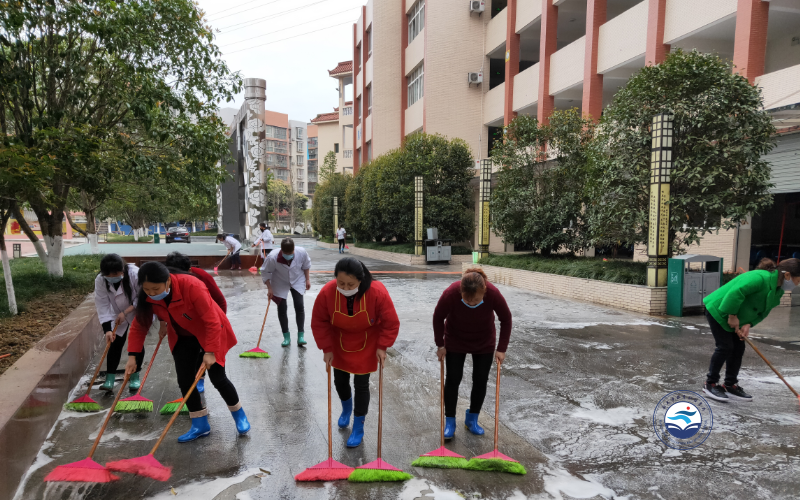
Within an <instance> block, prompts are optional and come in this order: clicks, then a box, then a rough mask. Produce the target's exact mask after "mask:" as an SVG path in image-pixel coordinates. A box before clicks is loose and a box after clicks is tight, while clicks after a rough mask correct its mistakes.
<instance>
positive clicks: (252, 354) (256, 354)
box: [239, 300, 272, 358]
mask: <svg viewBox="0 0 800 500" xmlns="http://www.w3.org/2000/svg"><path fill="white" fill-rule="evenodd" d="M271 303H272V301H271V300H268V301H267V312H265V313H264V321H262V322H261V333H259V334H258V343H257V344H256V347H255V348H254V349H250V350H249V351H245V352H243V353H241V354H239V357H240V358H268V357H269V353H267V351H265V350H264V349H261V348H260V347H258V346H260V345H261V336H262V335H264V325H266V324H267V314H269V305H270V304H271Z"/></svg>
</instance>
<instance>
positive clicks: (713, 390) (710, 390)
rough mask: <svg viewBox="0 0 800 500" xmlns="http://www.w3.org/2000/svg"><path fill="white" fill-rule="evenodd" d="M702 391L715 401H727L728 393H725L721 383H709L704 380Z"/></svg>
mask: <svg viewBox="0 0 800 500" xmlns="http://www.w3.org/2000/svg"><path fill="white" fill-rule="evenodd" d="M703 392H705V393H706V394H707V395H708V397H710V398H711V399H714V400H716V401H721V402H723V403H727V402H728V401H729V399H728V394H726V393H725V389H723V388H722V386H721V385H717V384H709V383H708V382H706V383H705V384H703Z"/></svg>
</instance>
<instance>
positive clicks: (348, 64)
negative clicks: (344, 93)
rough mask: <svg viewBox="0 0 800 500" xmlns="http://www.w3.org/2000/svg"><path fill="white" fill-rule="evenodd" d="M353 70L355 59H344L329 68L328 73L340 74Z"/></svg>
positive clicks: (332, 74)
mask: <svg viewBox="0 0 800 500" xmlns="http://www.w3.org/2000/svg"><path fill="white" fill-rule="evenodd" d="M352 72H353V61H342V62H340V63H339V64H338V65H337V66H336V67H335V68H333V69H331V70H328V75H330V76H334V75H340V74H342V73H352Z"/></svg>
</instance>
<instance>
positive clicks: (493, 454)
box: [473, 450, 519, 462]
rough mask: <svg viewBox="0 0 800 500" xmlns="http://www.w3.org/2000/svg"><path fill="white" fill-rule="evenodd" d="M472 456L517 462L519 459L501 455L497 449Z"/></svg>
mask: <svg viewBox="0 0 800 500" xmlns="http://www.w3.org/2000/svg"><path fill="white" fill-rule="evenodd" d="M473 458H478V459H481V460H491V459H493V458H499V459H500V460H505V461H506V462H519V460H514V459H513V458H511V457H509V456H508V455H503V454H502V453H500V452H499V451H497V450H494V451H490V452H489V453H484V454H483V455H479V456H477V457H473Z"/></svg>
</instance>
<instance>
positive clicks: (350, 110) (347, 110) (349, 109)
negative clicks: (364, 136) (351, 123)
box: [342, 106, 353, 116]
mask: <svg viewBox="0 0 800 500" xmlns="http://www.w3.org/2000/svg"><path fill="white" fill-rule="evenodd" d="M352 114H353V106H348V107H346V108H342V116H348V115H352Z"/></svg>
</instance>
